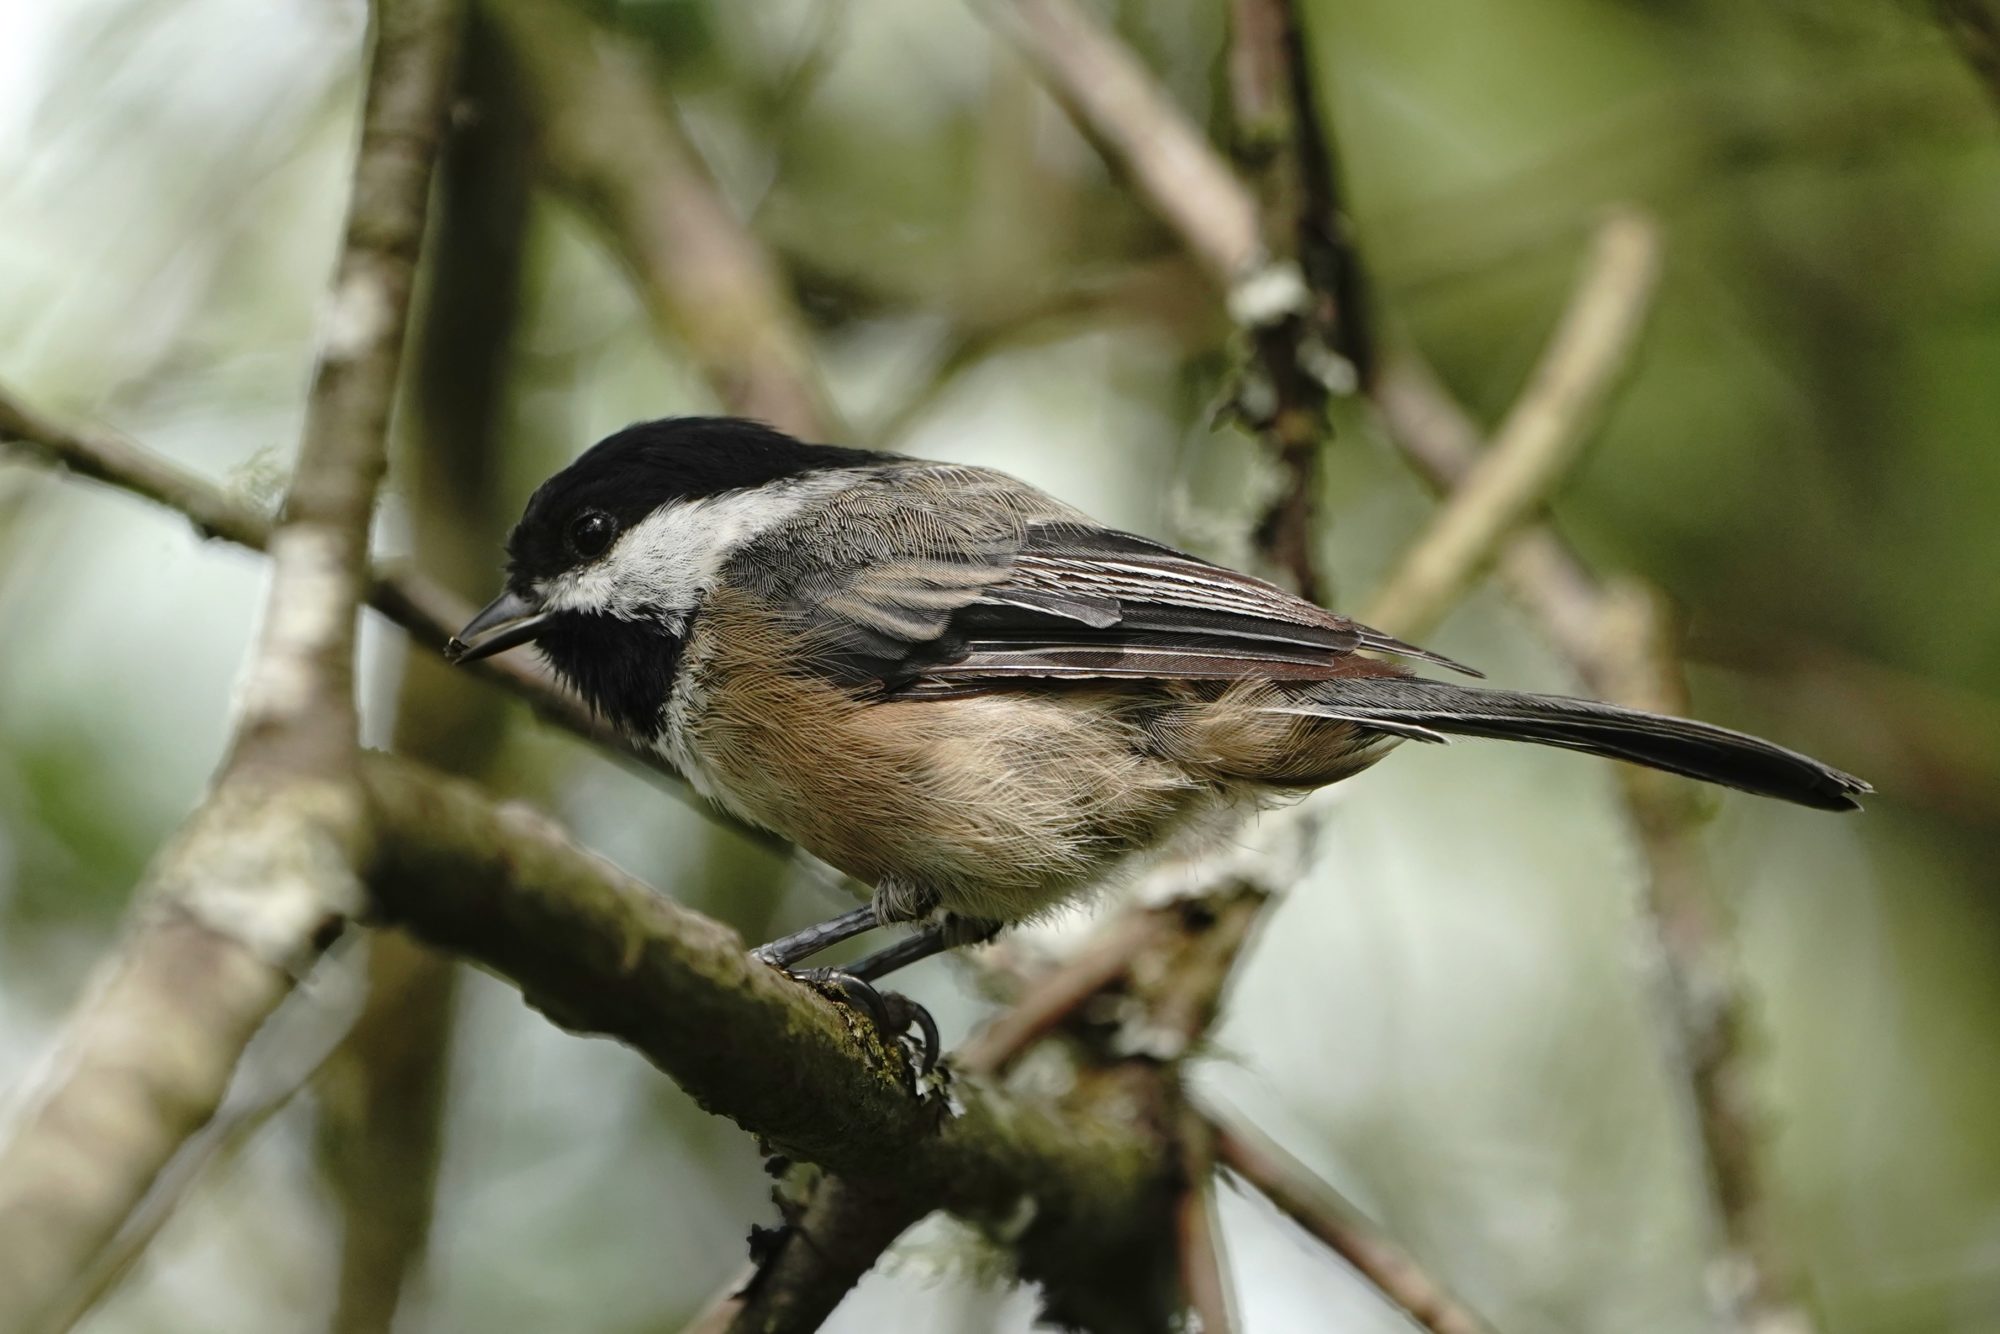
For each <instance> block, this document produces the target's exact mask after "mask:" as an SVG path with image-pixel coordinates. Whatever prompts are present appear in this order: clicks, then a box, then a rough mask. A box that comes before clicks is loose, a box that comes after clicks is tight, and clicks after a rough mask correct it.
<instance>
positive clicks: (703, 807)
mask: <svg viewBox="0 0 2000 1334" xmlns="http://www.w3.org/2000/svg"><path fill="white" fill-rule="evenodd" d="M0 443H5V444H11V445H12V446H13V447H14V448H15V450H16V451H17V452H20V453H24V454H26V455H28V456H29V457H30V458H31V459H33V460H35V461H37V462H40V463H43V464H46V465H49V466H53V467H57V468H61V469H63V470H65V471H67V472H69V473H72V474H74V475H75V476H78V477H84V478H88V479H89V480H92V481H96V482H102V483H103V484H105V485H106V486H110V487H113V488H116V489H117V490H121V491H127V492H130V493H132V494H133V495H137V496H142V497H144V498H146V499H149V500H154V501H157V502H159V503H160V504H162V505H164V506H166V507H167V508H169V509H172V510H174V511H176V512H178V513H180V514H183V515H185V516H186V517H187V518H188V520H189V521H190V522H191V523H192V524H193V525H194V527H195V530H196V531H197V532H199V533H201V534H202V535H204V536H206V537H216V538H221V539H223V540H224V541H228V542H233V543H236V544H237V545H239V546H243V547H247V548H249V549H250V550H252V551H266V550H268V549H269V547H270V543H271V534H272V529H273V526H274V524H273V520H272V519H271V518H270V517H269V516H268V515H266V514H264V513H263V512H262V511H261V510H258V509H257V508H255V507H254V506H252V505H249V504H247V503H245V502H243V501H241V500H239V499H237V498H236V497H234V496H232V495H230V494H229V492H228V491H227V490H225V489H223V488H222V487H219V486H217V485H216V484H215V483H213V482H210V481H208V480H207V479H206V478H203V477H202V476H200V475H199V474H198V473H195V472H192V471H190V470H188V469H186V468H183V467H181V466H180V465H179V464H177V463H175V462H173V461H172V460H171V459H168V458H165V457H163V456H161V455H159V454H155V453H153V452H152V451H150V450H148V449H145V448H143V447H142V446H140V445H137V444H134V443H132V442H131V441H128V440H126V439H125V438H124V437H122V436H120V435H118V434H116V433H114V432H111V431H107V430H103V429H100V428H72V427H67V426H63V425H61V424H59V423H57V422H56V421H55V420H53V419H52V418H50V417H48V416H47V415H46V414H44V413H42V412H39V411H37V410H36V409H34V408H33V407H31V406H29V405H28V404H26V403H23V402H22V401H21V400H20V399H18V398H16V397H14V396H13V395H12V394H9V393H8V392H7V391H6V390H5V389H4V388H0ZM368 605H370V606H371V607H373V608H375V610H376V611H378V612H380V613H382V615H384V616H386V617H388V618H389V620H391V621H393V622H395V623H396V624H397V625H399V626H401V627H402V628H403V629H404V630H406V631H408V632H409V635H410V639H411V642H412V643H413V644H414V645H416V646H417V647H418V648H421V649H427V650H434V651H440V652H441V651H442V650H443V648H444V645H445V641H446V640H448V639H450V638H451V636H452V635H453V634H455V633H456V632H457V630H458V627H459V626H462V625H464V624H465V622H466V620H467V619H468V618H470V617H471V615H472V613H473V606H472V604H471V603H469V602H467V601H466V600H465V599H463V598H461V597H459V596H458V595H457V594H455V593H453V592H451V591H450V590H449V589H446V588H445V587H443V586H442V585H440V584H438V583H435V582H434V581H432V580H430V579H428V578H426V577H424V576H423V575H422V574H419V573H417V572H416V571H415V570H409V569H402V568H397V567H395V566H392V565H377V566H376V567H375V569H374V572H373V574H372V576H371V583H370V587H369V590H368ZM468 669H469V670H471V671H472V672H473V673H474V674H475V675H477V676H478V677H479V678H480V679H482V680H485V681H489V682H492V683H493V684H495V685H497V686H499V687H500V688H501V689H503V690H505V691H507V692H508V693H509V694H511V695H513V696H514V697H515V698H516V699H519V700H521V701H522V702H523V703H525V704H526V705H527V706H528V707H529V708H530V709H532V710H533V711H534V713H535V716H536V717H538V718H540V719H541V720H542V721H543V722H545V723H549V724H550V725H552V726H555V727H560V728H562V729H563V730H564V731H567V732H570V733H572V734H574V735H576V736H578V737H580V738H582V739H583V740H585V741H588V742H590V743H592V744H593V745H596V746H598V747H600V748H602V749H604V750H607V751H609V752H611V753H613V754H615V755H617V756H619V757H620V758H621V759H623V760H625V761H626V762H628V763H630V764H633V765H636V766H638V767H640V768H643V769H646V770H648V771H650V772H651V773H653V774H655V775H656V776H658V777H661V778H664V779H667V780H669V781H668V782H667V783H665V784H664V785H663V786H664V788H665V790H666V791H667V792H668V793H669V794H670V795H672V796H674V797H675V798H676V799H678V800H680V801H682V802H684V803H686V804H687V805H688V806H689V807H690V809H692V810H694V811H696V812H697V813H699V814H701V815H702V816H704V817H705V818H707V819H710V820H714V821H716V822H718V823H721V824H726V825H728V826H729V827H730V828H731V829H734V830H735V831H737V832H738V833H740V834H742V835H743V836H744V837H746V838H749V839H752V840H754V841H757V842H759V843H762V844H765V845H766V846H777V845H778V844H777V840H775V839H773V838H772V837H771V836H770V835H769V834H766V833H764V832H763V831H761V830H758V829H753V828H751V827H750V826H748V825H745V824H743V823H741V822H740V821H737V820H734V819H732V818H731V817H730V816H728V815H727V814H725V813H724V812H722V811H721V810H720V809H718V808H717V807H715V806H712V805H710V804H709V803H708V802H706V801H702V800H700V799H698V798H696V797H695V796H694V794H693V793H692V792H691V791H690V790H689V789H688V787H687V784H686V783H685V781H684V780H682V778H681V776H680V775H679V774H678V773H676V772H675V771H674V770H673V769H672V768H671V767H670V766H669V765H668V764H667V762H666V761H665V760H663V759H661V758H660V756H659V755H658V754H656V753H654V752H652V751H649V750H644V749H641V748H639V747H637V746H634V745H633V744H632V743H631V742H630V741H628V740H627V739H625V738H624V737H622V736H620V735H619V734H618V732H617V731H615V730H614V729H613V728H612V727H610V726H609V725H608V724H607V723H605V721H604V720H603V719H601V718H599V717H597V716H596V715H594V714H592V713H591V712H590V710H589V709H588V708H586V707H585V706H584V704H583V703H582V701H580V700H579V699H577V698H576V696H574V695H572V694H570V693H568V692H567V691H565V690H564V689H563V688H562V687H560V686H558V685H557V684H556V683H555V681H553V680H552V679H551V678H550V677H549V676H548V675H547V674H546V673H544V672H541V671H538V670H537V669H535V668H534V667H532V666H530V665H529V664H528V663H527V662H526V661H525V660H524V659H523V658H522V655H520V654H503V655H501V656H499V657H494V658H487V659H483V660H481V661H479V662H476V663H467V664H465V665H464V666H463V667H461V668H460V669H459V670H461V671H464V670H468Z"/></svg>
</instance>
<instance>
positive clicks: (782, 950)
mask: <svg viewBox="0 0 2000 1334" xmlns="http://www.w3.org/2000/svg"><path fill="white" fill-rule="evenodd" d="M881 924H882V923H881V920H880V919H879V918H878V917H877V916H876V915H875V909H874V907H873V906H872V905H871V906H866V907H860V908H855V909H853V910H851V911H849V912H844V913H842V914H841V915H840V916H838V917H829V918H828V919H827V920H826V921H824V922H818V923H815V924H814V925H812V926H809V927H807V928H806V929H805V930H803V931H794V932H792V934H791V935H789V936H779V937H778V938H777V939H776V940H774V941H772V942H771V943H770V944H768V945H759V946H758V947H757V948H756V949H754V950H752V951H751V953H752V954H755V955H756V956H757V957H758V958H760V959H762V960H763V961H764V962H765V963H768V964H772V965H774V966H776V967H779V968H786V969H789V968H790V967H791V966H792V965H793V964H795V963H798V962H799V961H800V960H802V959H810V958H811V957H812V956H813V955H815V954H818V953H819V952H820V951H821V950H824V949H830V948H831V947H833V946H835V945H838V944H839V943H840V942H841V941H843V940H852V939H854V938H855V937H856V936H858V935H860V934H861V933H862V932H864V931H873V930H874V929H875V928H876V927H878V926H880V925H881Z"/></svg>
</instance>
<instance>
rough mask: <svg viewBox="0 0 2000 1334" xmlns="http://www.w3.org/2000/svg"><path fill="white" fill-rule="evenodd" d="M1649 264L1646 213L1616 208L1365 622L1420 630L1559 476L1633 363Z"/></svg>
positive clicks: (1655, 256)
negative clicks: (1501, 410)
mask: <svg viewBox="0 0 2000 1334" xmlns="http://www.w3.org/2000/svg"><path fill="white" fill-rule="evenodd" d="M1659 267H1660V239H1659V230H1658V228H1657V227H1656V226H1655V225H1654V224H1653V222H1652V221H1651V220H1650V219H1648V218H1645V217H1644V216H1642V215H1640V214H1637V213H1632V212H1626V211H1620V212H1618V213H1614V214H1613V215H1612V216H1611V217H1610V218H1609V219H1607V220H1606V221H1605V223H1604V225H1603V226H1602V227H1600V228H1599V229H1598V233H1597V237H1596V239H1595V241H1594V242H1593V244H1592V246H1591V254H1590V258H1589V260H1588V261H1587V262H1586V264H1585V268H1584V276H1583V278H1582V280H1581V281H1579V282H1578V284H1577V288H1576V292H1575V295H1573V296H1572V297H1571V298H1570V303H1569V307H1568V309H1567V310H1565V311H1564V313H1563V317H1562V320H1561V322H1560V323H1559V324H1558V325H1557V326H1556V332H1555V335H1554V337H1552V338H1551V339H1550V340H1549V345H1548V348H1547V350H1546V351H1544V352H1543V354H1542V359H1541V361H1540V363H1539V364H1538V365H1537V366H1536V367H1535V372H1534V374H1533V375H1532V376H1530V377H1529V380H1528V384H1527V387H1526V388H1525V389H1523V390H1522V392H1521V396H1520V397H1519V398H1518V399H1516V400H1515V403H1514V406H1513V407H1512V408H1511V409H1510V410H1509V411H1508V413H1507V420H1506V421H1505V422H1504V423H1503V424H1502V425H1501V428H1500V430H1499V432H1498V433H1497V434H1496V435H1495V436H1494V438H1493V446H1492V448H1490V449H1488V450H1486V451H1485V452H1484V453H1482V454H1480V455H1478V459H1477V462H1476V463H1475V464H1474V466H1473V467H1472V468H1471V469H1470V470H1469V471H1468V472H1466V474H1465V475H1464V476H1463V477H1462V478H1460V479H1459V481H1458V482H1457V483H1456V484H1455V485H1454V486H1453V487H1452V489H1451V491H1450V493H1449V494H1448V496H1447V497H1446V500H1445V504H1444V507H1443V508H1442V509H1441V510H1439V511H1438V513H1437V515H1436V516H1435V517H1434V518H1433V519H1432V520H1431V524H1430V526H1429V528H1427V529H1426V530H1425V532H1424V533H1423V535H1422V536H1420V537H1419V538H1418V539H1417V542H1416V544H1415V545H1414V546H1413V547H1412V548H1411V549H1410V551H1409V552H1407V553H1406V554H1405V555H1404V557H1403V559H1402V560H1401V562H1399V563H1398V565H1397V566H1396V569H1395V571H1394V572H1393V573H1392V574H1391V575H1390V576H1389V579H1388V581H1387V582H1386V584H1385V585H1384V586H1383V588H1382V589H1381V590H1380V591H1379V592H1378V593H1377V594H1376V595H1375V598H1374V601H1373V602H1372V603H1371V604H1370V605H1369V607H1368V608H1367V610H1366V611H1364V612H1363V613H1362V619H1363V620H1365V621H1366V622H1368V623H1369V624H1371V625H1377V626H1380V627H1382V628H1383V629H1385V630H1388V631H1389V632H1390V633H1392V634H1397V635H1402V636H1405V637H1411V638H1416V637H1421V636H1422V635H1424V634H1425V633H1427V632H1428V631H1429V630H1430V629H1432V628H1433V627H1434V626H1435V625H1436V624H1437V622H1438V621H1439V620H1440V619H1442V618H1443V616H1444V614H1445V613H1446V612H1447V611H1448V610H1450V608H1452V607H1453V606H1455V605H1457V603H1458V602H1459V601H1460V600H1461V599H1462V598H1463V597H1464V595H1465V591H1466V589H1467V587H1468V586H1469V585H1470V584H1471V583H1472V582H1473V581H1474V580H1476V579H1477V578H1478V577H1479V576H1480V575H1481V574H1482V573H1484V571H1485V570H1486V568H1487V567H1488V565H1490V564H1491V563H1492V560H1493V557H1494V553H1495V552H1496V551H1497V550H1498V549H1499V547H1500V544H1501V543H1502V542H1503V541H1504V540H1505V539H1506V538H1507V536H1508V535H1509V534H1511V533H1512V532H1513V531H1514V530H1515V529H1517V528H1519V527H1520V526H1521V524H1522V523H1524V522H1525V521H1526V520H1527V519H1529V518H1530V517H1532V515H1533V514H1534V512H1535V511H1536V510H1537V509H1539V508H1540V507H1541V505H1542V503H1543V502H1544V500H1546V498H1547V497H1548V494H1549V492H1550V491H1552V490H1553V489H1554V488H1555V487H1556V485H1557V484H1559V483H1560V482H1561V481H1562V479H1563V478H1564V477H1565V476H1567V475H1568V472H1569V469H1570V467H1571V465H1572V464H1573V463H1574V462H1575V461H1576V457H1577V454H1578V452H1579V451H1580V450H1581V448H1582V446H1583V442H1584V441H1585V440H1586V439H1587V438H1588V434H1589V431H1590V428H1591V427H1593V426H1594V425H1596V422H1597V419H1598V416H1599V414H1600V413H1601V412H1602V410H1603V408H1604V405H1605V403H1606V402H1607V401H1608V400H1609V398H1610V395H1611V392H1612V389H1613V388H1614V387H1615V385H1616V384H1617V383H1618V381H1619V378H1620V377H1621V376H1622V375H1623V374H1624V372H1625V371H1626V370H1627V369H1628V367H1629V366H1630V364H1631V354H1632V349H1633V346H1634V344H1635V343H1636V342H1637V340H1638V336H1639V331H1640V329H1641V328H1643V327H1644V324H1645V318H1646V314H1647V312H1648V311H1649V310H1650V309H1651V308H1652V295H1653V288H1654V284H1655V282H1656V281H1657V279H1658V276H1659Z"/></svg>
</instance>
